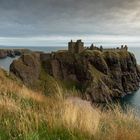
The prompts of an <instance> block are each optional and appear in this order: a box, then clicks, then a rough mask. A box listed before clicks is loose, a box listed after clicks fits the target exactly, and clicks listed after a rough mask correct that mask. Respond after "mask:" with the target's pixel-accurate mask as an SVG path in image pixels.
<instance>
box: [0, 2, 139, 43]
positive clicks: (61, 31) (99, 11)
mask: <svg viewBox="0 0 140 140" xmlns="http://www.w3.org/2000/svg"><path fill="white" fill-rule="evenodd" d="M139 6H140V2H139V0H133V1H132V0H98V1H97V0H0V37H2V38H5V39H6V38H11V39H12V38H13V37H15V38H20V39H22V38H35V37H44V36H45V38H46V41H48V39H49V38H51V37H53V38H54V37H62V38H63V37H66V36H67V37H68V38H71V37H79V36H86V37H88V36H89V37H91V36H94V35H95V36H96V35H98V36H101V37H103V36H110V35H113V36H114V35H117V36H137V37H139V36H140V17H139V15H140V10H139ZM47 37H48V39H47ZM56 39H57V38H56ZM1 42H2V39H1ZM1 42H0V43H1Z"/></svg>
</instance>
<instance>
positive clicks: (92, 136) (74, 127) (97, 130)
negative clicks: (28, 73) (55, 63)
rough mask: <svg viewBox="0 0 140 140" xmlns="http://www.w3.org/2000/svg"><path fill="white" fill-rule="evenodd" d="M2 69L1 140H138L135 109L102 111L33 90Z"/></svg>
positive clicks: (139, 129)
mask: <svg viewBox="0 0 140 140" xmlns="http://www.w3.org/2000/svg"><path fill="white" fill-rule="evenodd" d="M12 79H13V78H12V77H11V76H9V75H8V74H7V73H6V72H5V71H3V70H0V110H1V111H0V122H1V123H0V139H1V140H5V139H6V140H8V139H9V140H15V139H17V140H43V139H45V140H56V139H59V140H138V139H139V138H140V133H139V132H140V120H139V119H138V118H136V117H135V116H134V115H133V113H132V110H131V109H128V110H127V113H123V111H122V110H121V109H120V108H119V107H115V108H114V109H109V110H106V111H101V110H100V109H99V108H96V107H92V106H91V105H90V103H89V102H86V101H83V100H81V99H79V98H78V97H77V98H73V97H72V98H67V99H66V98H64V97H63V96H62V95H63V92H64V91H63V90H62V89H61V87H59V86H58V84H56V86H57V88H56V89H57V90H56V95H55V96H54V94H53V96H52V97H51V96H49V97H48V96H44V95H43V94H42V93H39V92H34V91H32V90H29V89H28V88H27V87H25V86H24V85H23V84H21V83H19V82H17V81H16V80H15V79H14V80H12Z"/></svg>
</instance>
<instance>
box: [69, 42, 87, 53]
mask: <svg viewBox="0 0 140 140" xmlns="http://www.w3.org/2000/svg"><path fill="white" fill-rule="evenodd" d="M84 49H85V48H84V43H83V42H82V40H77V41H76V42H73V41H72V40H71V42H69V43H68V51H69V52H71V53H81V52H82V51H83V50H84Z"/></svg>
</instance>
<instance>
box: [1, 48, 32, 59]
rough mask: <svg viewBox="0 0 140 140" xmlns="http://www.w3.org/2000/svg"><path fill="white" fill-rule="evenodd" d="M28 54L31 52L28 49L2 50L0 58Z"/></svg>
mask: <svg viewBox="0 0 140 140" xmlns="http://www.w3.org/2000/svg"><path fill="white" fill-rule="evenodd" d="M28 52H31V51H30V50H28V49H0V58H6V57H15V56H20V55H22V54H24V53H28Z"/></svg>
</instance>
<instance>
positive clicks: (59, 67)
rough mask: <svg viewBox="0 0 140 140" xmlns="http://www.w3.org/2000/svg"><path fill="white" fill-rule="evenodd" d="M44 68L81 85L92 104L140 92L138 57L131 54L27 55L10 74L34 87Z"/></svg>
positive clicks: (66, 53)
mask: <svg viewBox="0 0 140 140" xmlns="http://www.w3.org/2000/svg"><path fill="white" fill-rule="evenodd" d="M40 66H41V67H42V68H43V69H44V71H45V72H46V73H47V74H49V75H51V76H52V77H54V78H55V79H58V80H61V81H64V82H65V81H68V82H74V83H76V84H78V85H79V87H80V88H81V89H82V90H83V91H84V95H85V97H86V98H87V100H91V101H92V102H105V101H107V100H111V99H112V98H116V97H117V98H118V97H122V96H124V95H126V94H127V93H130V92H131V93H132V92H133V91H135V90H137V89H138V88H139V82H140V69H139V66H138V65H137V63H136V59H135V56H134V55H133V54H132V53H130V52H127V51H117V52H113V51H108V52H100V51H95V50H94V51H91V50H90V51H89V50H85V51H83V52H82V53H80V54H72V53H69V52H56V53H51V54H44V53H41V54H40V57H39V56H38V55H37V56H36V55H33V54H32V55H28V56H25V55H23V56H22V57H21V58H20V59H19V60H16V61H14V62H13V63H12V65H11V68H10V70H11V72H13V73H14V74H15V75H17V76H18V77H20V78H21V79H22V80H23V81H24V83H26V84H27V85H32V84H33V83H34V81H37V80H38V79H39V74H40Z"/></svg>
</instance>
